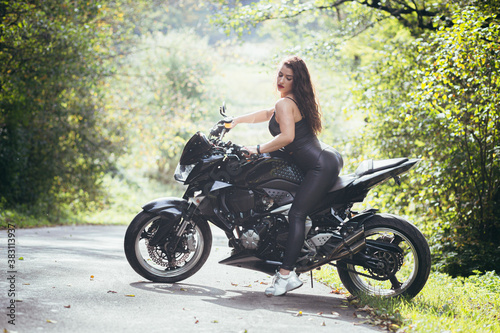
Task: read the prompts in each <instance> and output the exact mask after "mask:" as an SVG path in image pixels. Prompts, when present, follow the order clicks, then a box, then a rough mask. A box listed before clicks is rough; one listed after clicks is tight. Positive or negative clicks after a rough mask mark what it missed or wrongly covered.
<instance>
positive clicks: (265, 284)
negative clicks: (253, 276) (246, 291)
mask: <svg viewBox="0 0 500 333" xmlns="http://www.w3.org/2000/svg"><path fill="white" fill-rule="evenodd" d="M260 284H265V285H266V286H267V285H268V284H269V283H267V282H264V281H262V282H261V283H260Z"/></svg>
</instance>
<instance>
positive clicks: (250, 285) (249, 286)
mask: <svg viewBox="0 0 500 333" xmlns="http://www.w3.org/2000/svg"><path fill="white" fill-rule="evenodd" d="M243 287H245V288H251V287H252V284H249V285H248V286H243Z"/></svg>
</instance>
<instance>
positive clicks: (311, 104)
mask: <svg viewBox="0 0 500 333" xmlns="http://www.w3.org/2000/svg"><path fill="white" fill-rule="evenodd" d="M282 65H285V66H286V67H288V68H290V69H291V70H292V71H293V84H292V93H293V96H294V97H295V101H296V102H297V106H298V107H299V110H300V112H301V113H302V116H303V117H304V118H305V119H306V122H307V124H308V125H309V126H310V127H311V130H312V131H313V133H314V134H316V135H317V134H319V133H320V132H321V129H322V126H321V112H320V108H319V104H318V102H317V101H316V96H315V93H314V87H313V84H312V82H311V75H310V74H309V70H308V69H307V66H306V63H305V62H304V60H302V59H301V58H300V57H298V56H291V57H288V58H286V59H285V60H283V61H282ZM280 68H281V66H280Z"/></svg>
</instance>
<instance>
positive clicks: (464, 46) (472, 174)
mask: <svg viewBox="0 0 500 333" xmlns="http://www.w3.org/2000/svg"><path fill="white" fill-rule="evenodd" d="M491 19H494V20H495V19H496V18H495V17H494V16H493V17H488V16H484V15H483V13H481V12H478V11H477V10H476V9H474V8H462V9H461V10H460V13H457V14H456V15H455V16H454V17H453V21H454V25H453V27H451V28H448V29H442V30H440V31H438V32H437V33H435V34H434V35H433V36H431V39H430V41H429V42H425V41H421V42H420V45H419V51H420V58H419V63H420V66H419V69H418V70H417V71H416V73H415V75H416V77H417V78H419V79H420V80H421V84H420V85H419V86H418V88H417V89H416V91H414V92H413V93H412V94H410V96H409V97H410V102H409V103H408V104H407V106H406V109H407V120H406V122H405V124H411V125H410V127H412V128H414V132H413V133H412V136H413V137H414V139H415V140H419V141H421V142H424V143H425V146H424V147H422V149H420V152H421V153H422V155H423V156H426V157H427V158H428V163H429V167H428V169H427V170H428V175H429V181H430V182H431V186H432V187H433V191H432V192H431V193H428V194H427V197H428V198H431V200H432V201H434V202H436V203H439V207H440V208H441V209H440V210H438V211H437V216H438V218H440V219H441V220H442V221H443V222H444V223H443V225H442V227H443V232H442V239H440V243H441V244H443V246H444V247H443V248H442V251H443V259H444V260H445V264H446V265H447V268H446V269H447V271H449V272H450V273H452V274H470V273H472V271H473V270H483V271H484V270H491V269H497V270H498V269H500V248H499V247H498V238H499V237H500V217H499V216H498V213H497V212H495V208H496V207H498V206H499V205H500V200H499V198H500V194H499V190H500V159H499V153H500V44H499V42H498V41H499V39H500V27H499V25H498V24H485V23H486V20H491ZM429 50H432V52H429ZM410 118H411V119H410ZM422 119H425V120H426V121H422ZM416 126H418V127H416ZM429 192H430V191H429Z"/></svg>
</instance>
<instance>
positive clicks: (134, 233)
mask: <svg viewBox="0 0 500 333" xmlns="http://www.w3.org/2000/svg"><path fill="white" fill-rule="evenodd" d="M162 218H163V217H162ZM182 222H183V219H181V221H180V222H179V223H176V224H174V227H176V226H178V225H179V224H180V223H182ZM157 223H161V221H160V216H159V215H157V214H154V213H148V212H145V211H142V212H141V213H139V214H138V215H137V216H136V217H135V218H134V220H133V221H132V222H131V223H130V225H129V226H128V228H127V231H126V233H125V241H124V247H125V255H126V257H127V261H128V262H129V264H130V266H132V268H133V269H134V270H135V271H136V272H137V273H138V274H139V275H141V276H142V277H144V278H146V279H148V280H150V281H153V282H162V283H174V282H178V281H181V280H184V279H187V278H188V277H190V276H192V275H193V274H195V273H196V272H197V271H198V270H199V269H200V268H201V267H202V266H203V264H204V263H205V262H206V261H207V258H208V256H209V254H210V250H211V248H212V232H211V230H210V227H209V225H208V223H207V222H206V221H204V220H201V219H197V220H196V222H193V221H190V223H189V224H188V227H187V228H186V229H185V231H184V233H183V235H182V236H181V237H182V239H181V244H183V245H182V247H183V252H175V259H174V260H175V262H174V263H172V261H170V262H169V260H168V259H167V258H166V257H165V255H164V254H165V252H164V251H163V250H162V249H161V247H160V246H156V247H153V246H149V244H148V239H150V238H151V237H141V235H143V234H145V233H148V234H149V236H151V235H153V234H154V232H155V225H156V224H157ZM173 229H174V228H172V232H169V234H168V235H167V236H166V237H167V239H168V236H169V235H173ZM188 239H189V240H190V242H191V249H189V248H188V246H187V240H188ZM193 240H194V242H193ZM193 243H194V244H193ZM166 244H168V240H167V243H166ZM193 246H194V249H192V247H193ZM178 248H179V247H178Z"/></svg>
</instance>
